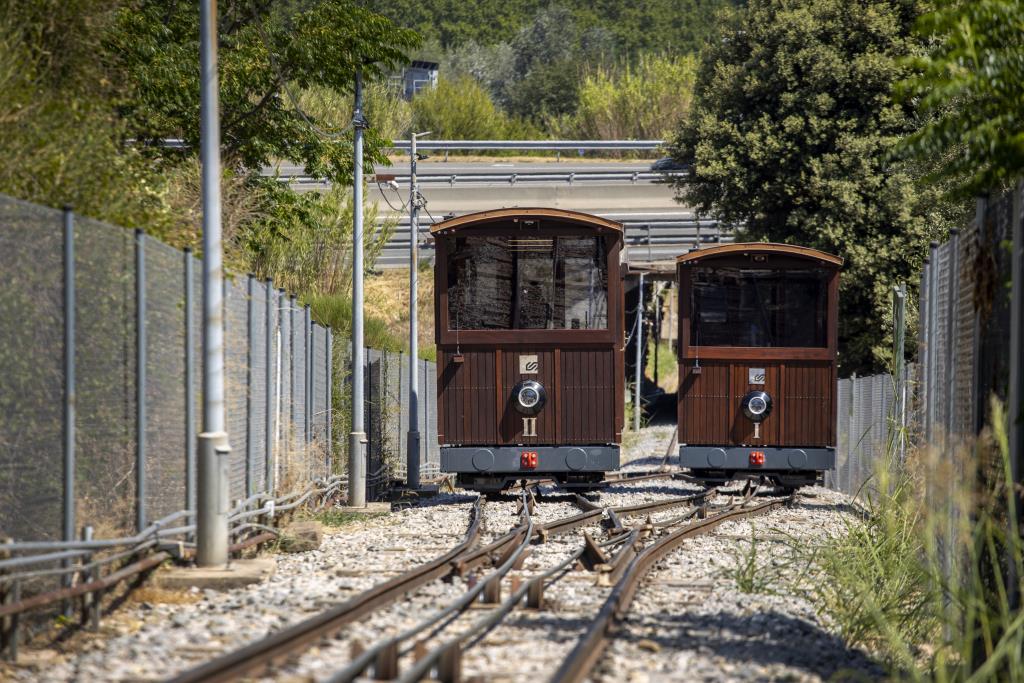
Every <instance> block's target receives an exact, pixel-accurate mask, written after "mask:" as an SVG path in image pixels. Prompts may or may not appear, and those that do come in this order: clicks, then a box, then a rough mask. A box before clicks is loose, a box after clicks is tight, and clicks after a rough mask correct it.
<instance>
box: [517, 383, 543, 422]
mask: <svg viewBox="0 0 1024 683" xmlns="http://www.w3.org/2000/svg"><path fill="white" fill-rule="evenodd" d="M545 398H546V394H545V391H544V386H543V385H542V384H541V383H540V382H537V381H534V380H532V379H527V380H523V381H522V382H520V383H519V384H517V385H516V386H515V387H514V388H513V389H512V405H513V406H514V407H515V409H516V410H518V411H519V412H520V413H523V414H524V415H536V414H537V413H539V412H540V409H541V408H543V407H544V400H545Z"/></svg>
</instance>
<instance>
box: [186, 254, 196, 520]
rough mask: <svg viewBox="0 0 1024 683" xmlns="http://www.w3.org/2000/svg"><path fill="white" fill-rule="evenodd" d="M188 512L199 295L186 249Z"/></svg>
mask: <svg viewBox="0 0 1024 683" xmlns="http://www.w3.org/2000/svg"><path fill="white" fill-rule="evenodd" d="M184 258H185V509H186V510H194V509H195V508H193V507H192V506H193V505H195V496H196V368H195V357H196V334H195V329H194V328H193V326H192V321H193V319H194V318H193V311H194V309H195V301H196V293H195V285H194V275H193V272H192V269H193V265H192V250H191V249H189V248H188V247H186V248H185V255H184Z"/></svg>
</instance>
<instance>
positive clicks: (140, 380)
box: [135, 230, 146, 531]
mask: <svg viewBox="0 0 1024 683" xmlns="http://www.w3.org/2000/svg"><path fill="white" fill-rule="evenodd" d="M135 495H136V501H135V502H136V507H135V530H136V531H142V530H143V529H145V528H146V235H145V234H144V233H143V232H142V231H141V230H136V231H135Z"/></svg>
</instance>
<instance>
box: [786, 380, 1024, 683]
mask: <svg viewBox="0 0 1024 683" xmlns="http://www.w3.org/2000/svg"><path fill="white" fill-rule="evenodd" d="M991 414H992V415H993V421H992V424H991V425H990V427H989V428H988V429H987V430H985V431H984V432H983V433H982V435H981V436H980V437H979V439H978V442H977V443H976V444H973V445H972V446H971V447H970V448H961V449H944V450H943V451H942V452H941V453H929V452H927V451H925V452H919V453H912V454H911V458H910V461H911V463H912V464H911V466H909V467H896V466H894V465H893V464H892V463H891V462H890V463H885V464H883V466H881V467H880V468H878V470H877V471H876V473H875V482H874V483H875V488H876V489H877V490H878V491H880V492H881V493H880V494H878V495H875V496H874V497H871V498H868V499H867V503H866V504H867V508H868V509H867V514H866V515H865V517H864V518H863V519H858V520H856V521H851V522H849V524H848V526H847V529H846V534H845V535H842V536H841V537H839V538H836V539H833V540H832V541H829V542H826V543H824V544H822V545H819V546H817V547H811V548H808V547H800V546H797V545H796V544H794V545H793V551H794V553H797V554H800V556H801V557H802V559H803V561H804V562H805V564H806V566H807V567H808V569H807V572H808V573H807V574H806V575H805V576H803V577H801V580H800V581H799V584H801V585H802V586H803V587H800V586H797V585H794V586H793V587H792V589H793V590H799V591H800V592H803V593H804V594H805V595H806V597H808V598H809V599H811V600H812V601H813V602H814V604H816V605H818V606H819V608H820V609H821V611H823V612H825V613H827V614H828V615H829V616H830V617H831V618H832V620H833V622H834V623H835V624H836V626H837V627H838V629H839V631H840V633H841V635H842V637H843V638H844V639H845V640H846V641H847V642H848V643H850V644H851V645H854V646H860V647H864V648H866V649H867V650H868V651H869V652H872V653H873V654H874V655H876V656H877V657H879V659H881V660H882V661H884V662H885V663H886V664H887V665H888V666H889V667H890V670H891V671H892V673H893V675H894V677H896V678H900V679H908V680H915V681H941V682H947V681H949V682H957V681H969V682H972V683H973V682H974V681H1022V680H1024V654H1022V653H1024V612H1022V611H1021V610H1020V609H1019V608H1016V609H1015V608H1011V605H1010V600H1009V597H1008V591H1007V587H1006V586H1005V585H1004V582H1003V576H1004V574H1003V570H1004V568H1005V567H1004V562H1009V563H1011V564H1012V565H1014V566H1015V567H1016V568H1017V574H1016V575H1017V576H1018V577H1022V576H1024V562H1022V556H1021V548H1020V543H1019V542H1011V541H1012V540H1013V539H1019V533H1018V530H1017V528H1016V525H1015V524H1014V523H1013V521H1012V520H1013V519H1014V515H1013V514H1012V511H1013V510H1014V506H1015V505H1017V500H1016V496H1015V494H1014V493H1013V491H1012V490H1011V487H1008V486H1006V485H1005V484H1004V482H1006V481H1012V479H1011V478H1010V476H1009V475H1010V466H1009V453H1008V447H1007V439H1006V424H1007V422H1006V416H1005V413H1004V412H1003V409H1002V407H1001V406H1000V405H999V404H998V402H997V401H995V400H994V399H993V406H992V411H991ZM915 459H916V462H915ZM958 462H959V464H958ZM979 462H989V463H992V464H993V465H994V466H995V467H996V468H998V466H999V465H1000V464H1001V466H1002V473H1001V478H998V477H997V481H994V482H993V481H989V482H988V483H987V484H986V486H987V490H986V491H980V490H979V489H978V486H979V485H978V484H977V483H976V482H975V481H974V478H973V476H972V473H973V472H975V471H977V470H978V469H979V467H978V463H979ZM996 474H1000V473H998V472H997V473H996ZM924 482H929V489H928V492H927V495H926V494H925V484H924ZM1006 510H1010V511H1011V514H1010V515H1009V518H1008V519H1007V515H1006V514H1005V511H1006ZM951 513H952V514H951ZM951 520H952V521H951ZM943 546H945V547H946V548H951V549H952V552H950V553H949V554H948V555H947V557H946V559H944V558H943V553H942V552H941V549H942V548H943Z"/></svg>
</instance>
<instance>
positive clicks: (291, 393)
mask: <svg viewBox="0 0 1024 683" xmlns="http://www.w3.org/2000/svg"><path fill="white" fill-rule="evenodd" d="M288 347H289V349H290V350H291V353H289V354H288V421H289V422H290V423H291V424H290V425H289V430H290V432H291V439H289V440H290V441H291V443H289V444H288V446H289V452H292V449H293V448H294V447H295V439H296V437H297V435H296V434H295V432H296V431H298V427H297V425H296V424H295V296H294V295H293V296H290V297H288Z"/></svg>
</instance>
